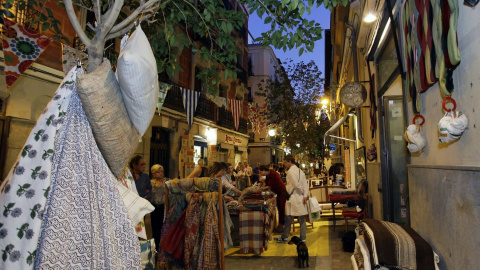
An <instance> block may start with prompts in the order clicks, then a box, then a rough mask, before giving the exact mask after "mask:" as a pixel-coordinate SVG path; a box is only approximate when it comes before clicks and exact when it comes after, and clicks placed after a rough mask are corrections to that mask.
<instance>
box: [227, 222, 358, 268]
mask: <svg viewBox="0 0 480 270" xmlns="http://www.w3.org/2000/svg"><path fill="white" fill-rule="evenodd" d="M326 224H327V220H326V219H325V218H322V220H320V221H318V222H315V224H314V229H313V230H315V231H321V233H320V235H321V236H320V237H319V239H322V240H320V241H318V239H311V238H309V236H310V234H311V232H312V229H310V228H308V231H307V244H308V242H312V241H313V242H315V244H316V245H317V252H316V253H317V256H312V255H310V260H309V265H310V267H308V269H315V270H320V269H321V270H345V269H350V267H351V262H350V257H351V256H352V253H349V252H344V251H343V249H342V236H343V235H344V233H345V232H344V226H343V222H341V221H340V222H337V227H336V230H335V231H333V226H328V225H326ZM355 226H356V225H350V228H349V229H350V230H352V231H353V230H354V229H355ZM292 235H298V230H296V232H295V234H291V236H292ZM278 236H279V235H278V234H275V235H274V237H278ZM324 237H328V238H324ZM269 245H270V246H269V250H267V251H266V252H265V253H264V254H262V255H261V256H255V255H252V254H247V255H244V256H238V255H237V254H234V255H227V256H226V257H225V269H227V270H244V269H256V270H267V269H268V270H270V269H271V270H276V269H296V268H298V265H297V264H298V261H297V256H296V247H295V246H293V245H288V244H277V243H276V242H275V241H270V242H269ZM308 246H309V253H310V254H311V253H312V252H311V247H310V244H309V245H308ZM270 249H275V250H278V253H280V252H281V251H283V252H285V253H289V254H291V253H293V255H286V256H266V255H265V254H268V253H269V251H270ZM319 249H321V251H319Z"/></svg>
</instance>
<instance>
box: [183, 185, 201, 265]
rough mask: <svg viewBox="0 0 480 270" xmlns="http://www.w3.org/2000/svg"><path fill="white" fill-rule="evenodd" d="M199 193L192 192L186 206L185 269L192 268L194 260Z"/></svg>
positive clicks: (197, 227)
mask: <svg viewBox="0 0 480 270" xmlns="http://www.w3.org/2000/svg"><path fill="white" fill-rule="evenodd" d="M199 197H200V194H192V196H191V198H190V203H189V205H188V207H187V211H186V216H187V217H188V218H187V219H186V220H185V253H184V258H185V260H184V262H185V269H186V270H189V269H193V267H192V265H191V263H192V261H193V260H194V258H195V256H194V254H193V253H194V252H193V251H194V247H195V246H196V245H197V242H198V240H197V239H198V233H199V229H200V216H201V211H200V204H199Z"/></svg>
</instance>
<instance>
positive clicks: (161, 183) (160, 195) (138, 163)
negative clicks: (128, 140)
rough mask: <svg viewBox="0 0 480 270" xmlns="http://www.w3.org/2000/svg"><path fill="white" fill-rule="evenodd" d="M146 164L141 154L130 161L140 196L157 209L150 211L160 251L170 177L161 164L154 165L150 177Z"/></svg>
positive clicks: (156, 242) (154, 236)
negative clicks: (166, 183) (146, 170)
mask: <svg viewBox="0 0 480 270" xmlns="http://www.w3.org/2000/svg"><path fill="white" fill-rule="evenodd" d="M146 165H147V164H146V162H145V160H144V159H143V157H142V156H140V155H136V156H134V157H133V158H132V159H131V160H130V163H129V166H130V170H131V172H132V176H133V179H134V181H135V187H136V189H137V192H138V196H140V197H142V198H144V199H147V200H148V201H150V203H151V204H152V205H153V206H154V207H155V210H153V212H151V213H150V220H151V223H152V235H153V238H154V239H155V247H156V249H157V251H158V247H159V246H160V235H161V232H162V227H163V219H164V213H165V182H166V181H168V180H169V179H168V178H166V177H165V170H164V168H163V166H162V165H160V164H154V165H152V167H151V169H150V172H151V173H152V179H150V177H149V176H148V174H146V173H145V169H146Z"/></svg>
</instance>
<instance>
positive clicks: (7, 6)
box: [2, 2, 13, 9]
mask: <svg viewBox="0 0 480 270" xmlns="http://www.w3.org/2000/svg"><path fill="white" fill-rule="evenodd" d="M2 6H3V7H4V8H5V9H10V8H12V7H13V4H12V3H9V2H5V3H3V5H2Z"/></svg>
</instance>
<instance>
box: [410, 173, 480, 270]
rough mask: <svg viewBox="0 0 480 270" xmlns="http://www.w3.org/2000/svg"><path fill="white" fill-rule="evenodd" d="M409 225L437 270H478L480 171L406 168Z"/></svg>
mask: <svg viewBox="0 0 480 270" xmlns="http://www.w3.org/2000/svg"><path fill="white" fill-rule="evenodd" d="M408 179H409V191H410V198H409V199H410V206H411V207H410V213H411V214H410V222H411V226H412V228H413V229H415V230H416V231H417V232H418V233H419V234H420V235H421V236H422V237H423V238H424V239H425V240H426V241H427V242H429V243H430V245H431V246H432V247H433V249H434V251H435V252H436V253H437V254H438V255H439V256H440V265H439V266H440V269H478V262H477V261H476V259H477V258H478V254H479V247H480V244H479V243H480V234H479V233H478V231H477V230H478V228H479V227H480V201H479V199H478V197H479V196H478V192H479V190H480V167H466V166H433V165H430V166H428V165H409V166H408Z"/></svg>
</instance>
